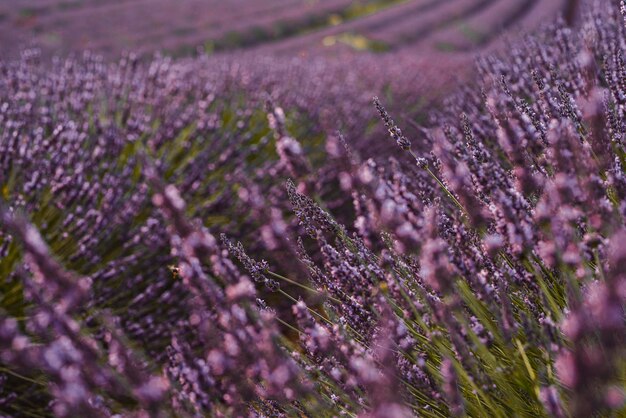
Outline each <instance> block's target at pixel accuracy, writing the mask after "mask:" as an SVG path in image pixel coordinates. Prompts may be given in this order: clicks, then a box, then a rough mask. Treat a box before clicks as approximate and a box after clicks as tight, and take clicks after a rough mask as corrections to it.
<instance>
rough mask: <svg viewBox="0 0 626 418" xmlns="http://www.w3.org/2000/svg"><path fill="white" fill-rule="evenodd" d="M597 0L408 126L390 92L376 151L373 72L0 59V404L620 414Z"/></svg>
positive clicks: (612, 12)
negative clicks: (389, 151) (385, 135)
mask: <svg viewBox="0 0 626 418" xmlns="http://www.w3.org/2000/svg"><path fill="white" fill-rule="evenodd" d="M603 5H604V6H605V7H604V10H603V9H597V10H596V11H595V12H593V13H590V14H589V15H588V16H587V18H586V20H585V23H584V25H583V26H582V30H581V31H580V33H575V32H572V31H571V30H570V29H567V28H565V27H564V26H563V25H562V24H557V25H555V26H553V27H551V28H549V29H548V30H546V31H545V33H543V34H542V35H540V36H538V37H535V38H531V39H528V40H527V41H526V42H525V43H523V44H521V45H519V46H516V47H512V48H511V52H510V56H509V57H507V58H505V59H496V58H488V59H483V60H481V61H480V62H479V66H478V67H479V72H480V80H479V82H480V90H478V89H474V88H471V89H467V91H463V92H461V93H460V94H458V95H457V96H455V97H453V98H451V99H450V100H449V101H448V103H447V104H446V107H445V110H444V111H442V112H440V113H435V114H433V115H432V118H431V120H430V121H428V123H427V124H426V125H427V127H420V126H418V125H417V124H415V126H411V128H412V129H414V130H415V131H416V132H419V133H418V135H416V138H420V140H421V141H420V143H419V144H418V143H417V141H416V140H415V139H414V140H413V141H411V140H409V139H408V138H407V137H406V136H405V134H403V133H402V131H401V130H400V129H399V128H398V126H397V125H396V123H395V122H394V121H393V120H392V119H391V117H390V116H389V114H388V113H387V111H386V110H385V109H384V107H383V105H382V104H381V102H380V101H379V100H378V99H377V100H375V108H376V109H377V110H378V112H379V113H380V116H381V117H382V119H383V122H384V124H385V126H386V128H387V129H388V131H389V134H390V135H391V137H392V138H393V139H394V140H396V141H397V143H398V145H399V146H400V151H402V152H403V154H401V155H400V157H399V158H398V159H393V158H391V159H388V160H383V159H382V158H378V159H376V160H374V159H367V160H365V161H363V160H362V158H361V155H367V152H368V151H370V152H371V150H372V149H375V148H374V146H375V145H376V144H374V143H372V142H368V141H363V142H360V143H359V145H357V146H355V145H353V143H354V142H355V141H351V140H350V139H351V138H354V137H355V136H357V135H361V134H364V131H363V130H362V126H361V127H360V126H359V123H361V124H362V123H363V122H362V121H363V120H367V118H368V117H369V116H371V114H372V113H373V110H374V106H369V107H368V108H369V111H368V112H370V114H369V116H368V115H367V114H357V112H365V111H364V110H363V108H364V106H363V103H361V100H363V97H362V94H361V95H359V94H357V92H358V91H359V89H363V88H365V87H366V85H367V83H369V82H375V81H376V79H377V75H378V74H376V73H374V74H373V75H372V77H371V79H368V80H359V79H358V78H352V79H351V78H350V75H349V74H346V73H345V71H346V70H343V69H341V68H340V67H332V68H329V67H326V66H325V65H327V64H320V65H319V66H312V67H305V66H301V65H300V66H299V65H293V66H288V67H287V68H289V70H288V71H286V70H285V69H284V68H280V69H274V70H273V71H269V67H270V66H271V64H270V63H261V64H259V63H258V62H255V64H257V65H260V66H261V67H263V66H266V67H267V69H268V71H258V72H252V73H247V72H245V71H241V68H238V67H237V66H236V65H234V64H233V62H220V63H218V65H215V64H214V63H213V64H211V61H210V60H207V59H205V58H200V59H195V60H186V61H180V62H170V61H168V60H166V59H155V60H154V61H153V62H151V63H148V64H143V63H139V62H136V61H134V60H132V59H130V58H129V59H125V60H123V61H122V62H121V63H119V64H118V65H114V66H109V65H107V64H105V63H103V62H102V61H100V60H98V59H97V58H94V57H86V58H84V59H82V60H78V61H76V60H69V61H64V62H58V63H56V64H55V66H54V68H53V69H52V70H50V69H44V68H43V67H41V66H38V65H37V64H36V63H34V62H33V61H36V58H37V57H36V56H28V55H26V56H25V57H24V59H23V60H22V61H21V62H19V63H14V64H4V65H3V66H2V67H0V71H1V72H2V74H3V76H2V78H0V91H2V92H3V93H2V97H1V99H0V134H1V139H0V147H1V151H0V175H1V176H2V178H1V184H2V190H1V194H2V200H3V203H2V207H1V221H2V225H3V228H2V230H1V231H0V234H1V235H0V240H1V244H0V277H2V281H1V282H0V296H1V297H2V301H1V302H0V306H1V307H2V311H1V314H0V315H1V316H0V360H1V364H0V374H1V376H2V392H0V410H2V411H3V413H4V414H6V415H10V416H48V415H51V414H54V415H57V416H89V415H94V416H113V415H118V416H138V417H142V416H154V417H160V416H312V417H318V416H338V415H347V416H363V417H366V416H369V417H381V418H382V417H405V416H406V417H408V416H414V415H419V416H429V417H446V416H465V415H468V416H495V417H509V416H528V417H530V416H533V417H534V416H554V417H565V416H576V417H588V416H592V415H594V414H599V415H609V414H610V411H613V413H618V414H619V413H623V412H624V409H625V398H626V395H625V392H624V391H625V381H626V364H625V361H624V358H626V320H625V312H624V307H625V306H626V250H625V248H624V243H626V229H625V219H626V171H625V167H626V166H625V164H626V149H625V144H624V142H623V141H624V139H623V134H624V126H623V121H624V111H625V107H624V106H625V105H626V64H625V63H624V60H623V51H625V50H626V36H625V35H626V34H625V26H624V24H623V20H622V17H621V16H620V15H619V11H618V10H617V8H607V7H606V4H603ZM372 59H373V58H372ZM373 63H375V62H373ZM401 64H402V62H400V63H398V65H401ZM377 66H378V67H377V68H379V69H380V70H381V71H382V69H381V68H380V67H381V65H380V63H378V64H377ZM383 67H384V66H383ZM264 68H265V67H264ZM400 68H401V67H400ZM289 71H293V73H289ZM342 71H344V72H343V73H342ZM271 74H273V75H271ZM400 74H401V73H400V72H398V75H399V76H400ZM338 77H341V79H342V80H346V79H348V80H351V81H350V83H347V84H346V83H344V82H343V81H342V82H341V83H336V82H334V80H336V79H337V78H338ZM290 80H291V82H290ZM301 80H307V81H306V82H304V83H302V82H300V81H301ZM402 81H407V80H402ZM298 82H300V84H301V85H300V86H297V87H300V88H299V89H298V90H294V87H296V83H298ZM361 82H362V83H364V84H359V83H361ZM379 82H380V81H379ZM396 82H398V80H396ZM320 87H327V88H328V90H329V91H328V92H326V94H323V95H322V94H320V93H319V88H320ZM380 89H382V86H381V87H380ZM263 90H273V91H274V92H275V94H274V95H267V96H263V97H259V96H260V95H257V93H255V92H259V91H263ZM347 97H350V98H351V99H349V100H348V99H347ZM357 97H358V99H357ZM261 99H262V100H263V101H265V104H264V105H263V106H260V105H259V106H255V105H250V103H251V102H252V103H255V102H257V103H258V101H259V100H261ZM276 103H280V104H281V105H282V106H283V108H284V109H293V110H291V111H288V112H287V113H285V112H284V111H283V110H282V109H283V108H281V107H279V106H278V105H277V104H276ZM333 108H336V109H337V111H336V112H333V111H332V109H333ZM398 113H400V114H401V115H404V113H405V112H404V111H402V110H400V111H398ZM406 113H408V110H406ZM342 119H343V121H344V122H345V121H348V123H347V124H346V125H344V128H345V129H346V137H345V138H344V136H343V135H339V134H337V135H329V136H326V135H324V132H325V130H326V129H328V128H329V127H332V125H333V124H340V123H342ZM359 128H361V130H360V131H359ZM296 138H301V139H302V140H301V141H298V140H297V139H296ZM304 138H306V140H304ZM387 142H389V141H387ZM411 142H413V144H412V143H411ZM323 144H325V149H326V154H323V153H321V152H320V151H319V149H320V146H321V145H323ZM387 147H388V148H389V147H390V146H389V145H388V146H387ZM286 179H291V180H289V181H287V182H286V183H285V180H286ZM285 184H286V186H285ZM307 196H308V197H307ZM346 196H348V197H351V199H346ZM350 200H351V202H350ZM331 214H332V215H331ZM342 222H343V224H342ZM348 223H350V225H348ZM344 224H345V225H348V226H344ZM238 241H241V242H242V243H243V244H241V243H239V242H238ZM264 259H266V260H268V261H264Z"/></svg>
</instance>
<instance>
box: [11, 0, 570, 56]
mask: <svg viewBox="0 0 626 418" xmlns="http://www.w3.org/2000/svg"><path fill="white" fill-rule="evenodd" d="M566 4H567V1H566V0H550V1H540V0H362V1H353V0H265V1H259V0H228V1H222V0H116V1H105V0H82V1H79V0H23V1H19V2H15V1H13V0H0V56H2V57H10V56H15V55H16V54H17V53H18V52H19V50H20V49H22V48H23V47H25V46H29V45H32V44H33V43H34V44H37V45H38V46H40V47H41V48H42V49H43V51H44V53H45V54H46V55H51V54H53V53H60V54H67V53H69V52H72V51H78V50H82V49H85V48H88V49H92V50H95V51H98V52H100V53H103V54H105V55H108V56H116V55H119V54H120V53H121V52H122V51H124V50H134V51H139V52H143V53H149V52H152V51H155V50H164V51H167V52H169V53H173V54H185V53H188V52H191V51H193V50H194V49H196V48H198V47H200V48H205V49H207V50H210V51H215V50H230V49H236V48H252V47H259V46H261V47H263V48H270V49H271V50H273V51H274V52H285V53H307V52H311V51H318V50H329V51H333V50H337V49H346V48H348V49H357V50H358V49H361V50H363V49H369V50H374V51H387V50H394V49H401V48H406V47H414V46H419V47H420V48H421V47H424V46H427V47H429V48H435V49H438V50H442V51H457V50H461V51H466V50H468V49H474V48H477V47H483V46H485V45H488V44H489V43H490V42H491V41H493V40H494V39H496V38H497V37H498V36H499V35H500V34H502V33H503V32H504V31H506V30H507V29H510V28H516V29H517V28H526V29H532V28H534V27H536V26H537V25H538V24H540V23H541V22H543V21H546V20H548V19H550V18H553V17H554V15H556V14H557V13H559V12H561V11H563V10H564V9H565V6H566Z"/></svg>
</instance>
